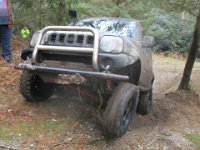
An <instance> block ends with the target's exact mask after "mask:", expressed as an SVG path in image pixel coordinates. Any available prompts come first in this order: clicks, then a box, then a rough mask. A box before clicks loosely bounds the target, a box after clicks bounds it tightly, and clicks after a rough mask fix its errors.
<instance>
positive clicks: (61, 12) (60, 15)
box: [58, 0, 65, 25]
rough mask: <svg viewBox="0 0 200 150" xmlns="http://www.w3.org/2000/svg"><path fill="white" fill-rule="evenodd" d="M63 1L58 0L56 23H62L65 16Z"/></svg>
mask: <svg viewBox="0 0 200 150" xmlns="http://www.w3.org/2000/svg"><path fill="white" fill-rule="evenodd" d="M64 13H65V2H64V0H60V1H59V12H58V24H59V25H64V17H65V14H64Z"/></svg>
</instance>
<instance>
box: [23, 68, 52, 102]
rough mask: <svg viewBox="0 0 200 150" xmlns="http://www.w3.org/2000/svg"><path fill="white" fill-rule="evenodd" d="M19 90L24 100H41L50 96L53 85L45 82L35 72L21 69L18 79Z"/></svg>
mask: <svg viewBox="0 0 200 150" xmlns="http://www.w3.org/2000/svg"><path fill="white" fill-rule="evenodd" d="M20 92H21V94H22V95H23V97H24V98H25V100H26V101H29V102H35V101H43V100H46V99H48V98H49V97H50V96H52V94H53V92H54V85H53V84H50V83H45V82H44V81H43V80H42V79H41V78H40V76H39V75H37V74H34V73H31V72H30V71H23V73H22V76H21V80H20Z"/></svg>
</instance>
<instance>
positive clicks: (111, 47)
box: [100, 36, 123, 54]
mask: <svg viewBox="0 0 200 150" xmlns="http://www.w3.org/2000/svg"><path fill="white" fill-rule="evenodd" d="M100 51H104V52H108V53H115V54H117V53H121V52H122V51H123V39H122V38H120V37H115V36H104V37H103V38H102V39H101V42H100Z"/></svg>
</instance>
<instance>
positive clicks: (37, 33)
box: [30, 30, 40, 47]
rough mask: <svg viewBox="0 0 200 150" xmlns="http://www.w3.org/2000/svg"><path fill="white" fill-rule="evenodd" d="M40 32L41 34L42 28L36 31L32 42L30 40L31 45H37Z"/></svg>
mask: <svg viewBox="0 0 200 150" xmlns="http://www.w3.org/2000/svg"><path fill="white" fill-rule="evenodd" d="M39 34H40V30H38V31H36V32H35V33H34V34H33V37H32V39H31V42H30V46H31V47H35V45H36V42H37V40H38V37H39Z"/></svg>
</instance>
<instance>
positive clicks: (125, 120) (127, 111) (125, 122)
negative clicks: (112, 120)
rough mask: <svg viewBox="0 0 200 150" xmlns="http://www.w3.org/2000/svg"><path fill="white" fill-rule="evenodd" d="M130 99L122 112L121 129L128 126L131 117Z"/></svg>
mask: <svg viewBox="0 0 200 150" xmlns="http://www.w3.org/2000/svg"><path fill="white" fill-rule="evenodd" d="M132 102H133V101H132V99H130V101H129V102H128V105H127V107H126V109H125V111H124V115H123V117H122V127H126V126H128V124H129V122H130V117H131V107H132Z"/></svg>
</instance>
